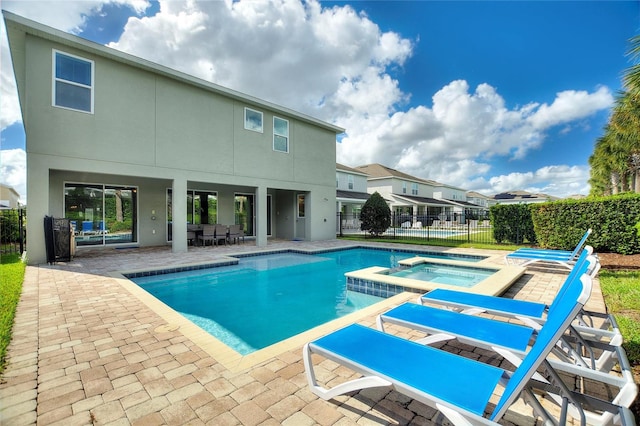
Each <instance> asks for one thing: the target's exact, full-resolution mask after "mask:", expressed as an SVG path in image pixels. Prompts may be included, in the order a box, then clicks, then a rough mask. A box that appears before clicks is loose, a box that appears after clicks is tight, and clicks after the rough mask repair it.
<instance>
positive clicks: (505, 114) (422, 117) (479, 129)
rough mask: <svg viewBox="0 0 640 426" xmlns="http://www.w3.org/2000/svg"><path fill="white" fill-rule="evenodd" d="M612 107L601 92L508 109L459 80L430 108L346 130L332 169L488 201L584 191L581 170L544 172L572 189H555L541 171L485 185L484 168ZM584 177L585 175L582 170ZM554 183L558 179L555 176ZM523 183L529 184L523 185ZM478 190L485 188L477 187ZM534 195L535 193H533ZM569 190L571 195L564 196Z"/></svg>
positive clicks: (488, 90) (491, 92)
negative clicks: (367, 172)
mask: <svg viewBox="0 0 640 426" xmlns="http://www.w3.org/2000/svg"><path fill="white" fill-rule="evenodd" d="M612 103H613V96H612V95H611V92H610V91H609V90H608V89H607V88H604V87H601V88H599V89H598V90H596V91H595V92H593V93H588V92H585V91H581V92H578V91H564V92H560V93H558V94H557V95H556V99H555V100H554V102H553V103H552V104H551V105H547V104H543V105H540V104H536V103H529V104H527V105H524V106H522V107H517V108H514V109H508V108H507V107H506V103H505V100H504V99H503V98H502V96H500V95H499V94H498V92H497V90H496V89H495V88H493V87H492V86H490V85H488V84H480V85H478V87H477V88H476V89H475V91H474V92H473V93H472V92H470V90H469V85H468V83H467V82H466V81H464V80H457V81H453V82H451V83H449V84H448V85H447V86H445V87H443V88H442V89H441V90H439V91H438V92H437V93H436V94H435V95H434V96H433V107H432V108H427V107H425V106H421V107H417V108H412V109H410V110H408V111H406V112H396V113H395V114H393V115H391V116H390V117H389V118H388V119H385V120H382V121H378V122H376V123H375V124H374V125H371V126H369V128H367V129H364V127H362V126H360V127H359V130H364V131H361V132H357V131H354V129H358V127H356V126H348V127H347V129H348V133H349V135H348V137H346V138H344V139H343V141H342V143H340V144H338V162H340V163H343V164H352V165H360V164H365V163H373V162H378V163H382V164H385V165H388V166H390V167H393V168H397V169H400V170H402V171H404V172H406V173H409V174H412V175H414V176H418V177H423V178H429V179H433V180H437V181H440V182H443V183H447V184H451V185H454V186H458V187H461V188H466V189H474V190H479V191H481V192H482V190H484V192H486V193H487V194H493V193H497V192H500V191H505V190H509V189H515V188H520V189H522V188H529V187H530V188H533V187H534V186H533V185H535V184H536V183H542V182H543V181H542V180H540V179H541V177H543V176H548V179H549V180H548V182H554V183H553V184H547V185H546V186H544V188H545V189H546V190H549V191H552V192H551V193H552V194H554V195H558V196H564V195H571V194H573V193H577V192H582V193H586V192H585V190H586V191H588V185H587V183H586V182H587V180H588V178H589V173H588V168H586V167H585V168H576V167H569V166H549V167H548V168H550V169H553V170H554V171H555V173H558V170H560V169H562V170H565V172H564V173H566V174H568V175H569V176H570V177H571V179H572V180H573V182H576V181H578V182H582V185H579V188H577V187H576V186H575V184H571V185H568V184H567V185H568V186H569V187H568V188H565V187H564V186H563V187H562V188H560V186H559V185H560V183H558V182H557V181H554V180H551V178H552V177H556V176H552V174H551V173H550V172H546V173H545V169H540V170H538V171H536V172H533V171H532V172H529V173H524V174H518V173H514V174H510V175H507V176H498V177H495V178H491V179H486V178H484V176H485V175H487V174H489V173H490V166H489V164H488V163H487V161H488V160H490V159H492V158H495V157H503V158H512V159H520V158H524V157H525V156H526V154H527V153H528V152H529V151H530V150H532V149H535V148H537V147H539V146H540V144H542V143H543V142H544V139H545V132H546V131H548V130H549V129H550V128H551V127H553V126H556V125H566V126H569V125H570V124H571V123H573V122H575V121H577V120H581V119H584V118H587V117H589V116H590V115H592V114H594V113H595V112H597V111H599V110H602V109H606V108H608V107H610V106H611V104H612ZM585 169H586V170H587V171H586V173H584V170H585ZM558 176H561V175H559V174H558ZM527 182H529V183H528V184H527ZM483 183H484V184H483ZM535 187H536V188H539V186H535ZM569 189H572V191H570V192H567V191H568V190H569Z"/></svg>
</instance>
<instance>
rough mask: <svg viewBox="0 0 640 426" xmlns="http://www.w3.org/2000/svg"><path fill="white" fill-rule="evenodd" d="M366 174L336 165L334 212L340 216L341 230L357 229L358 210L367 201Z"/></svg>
mask: <svg viewBox="0 0 640 426" xmlns="http://www.w3.org/2000/svg"><path fill="white" fill-rule="evenodd" d="M367 177H368V175H367V174H366V173H363V172H362V171H361V170H358V169H354V168H351V167H347V166H345V165H343V164H340V163H336V211H337V212H338V213H340V214H341V217H342V228H343V229H344V228H349V229H359V228H360V226H359V218H360V210H362V206H363V205H364V203H366V202H367V200H368V199H369V195H370V194H369V193H368V192H367Z"/></svg>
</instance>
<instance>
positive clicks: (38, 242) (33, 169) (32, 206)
mask: <svg viewBox="0 0 640 426" xmlns="http://www.w3.org/2000/svg"><path fill="white" fill-rule="evenodd" d="M56 189H57V191H60V189H58V188H56ZM27 194H29V195H28V197H27V203H28V206H27V223H28V224H29V226H27V241H28V243H27V262H28V263H29V265H37V264H39V263H46V262H47V251H46V248H45V243H44V217H45V216H47V215H53V216H55V217H64V212H62V213H57V214H53V213H50V212H49V166H48V165H47V164H45V160H41V157H40V156H37V155H31V157H29V161H28V162H27ZM57 194H59V192H56V195H57Z"/></svg>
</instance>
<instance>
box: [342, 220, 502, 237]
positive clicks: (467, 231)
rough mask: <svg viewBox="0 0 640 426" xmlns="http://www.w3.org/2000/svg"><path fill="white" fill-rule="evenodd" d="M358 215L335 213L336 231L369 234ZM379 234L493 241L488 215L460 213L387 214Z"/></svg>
mask: <svg viewBox="0 0 640 426" xmlns="http://www.w3.org/2000/svg"><path fill="white" fill-rule="evenodd" d="M361 224H362V222H361V221H360V218H359V217H358V215H354V214H344V213H338V216H337V218H336V225H337V229H336V235H338V236H340V237H343V236H348V235H360V236H370V235H371V234H370V233H369V231H365V230H362V229H361ZM381 237H382V238H389V239H394V240H398V239H402V240H417V241H418V240H419V241H422V242H424V241H430V240H440V241H442V240H449V241H456V242H476V243H486V244H495V242H496V240H495V239H494V238H493V229H492V227H491V222H490V221H489V220H488V219H469V218H465V217H464V216H462V215H460V216H457V215H452V216H449V217H445V216H441V217H438V216H426V215H418V216H412V215H407V214H394V213H392V214H391V226H390V227H389V228H388V229H387V230H386V231H385V232H384V233H383V234H382V235H381Z"/></svg>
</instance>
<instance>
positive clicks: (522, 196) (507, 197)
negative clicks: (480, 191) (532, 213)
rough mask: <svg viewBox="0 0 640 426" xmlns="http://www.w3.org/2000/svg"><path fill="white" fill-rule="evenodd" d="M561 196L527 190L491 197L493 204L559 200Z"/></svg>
mask: <svg viewBox="0 0 640 426" xmlns="http://www.w3.org/2000/svg"><path fill="white" fill-rule="evenodd" d="M559 199H560V198H558V197H554V196H552V195H547V194H533V193H531V192H527V191H508V192H502V193H500V194H496V195H494V196H493V197H491V201H490V203H491V205H494V204H531V203H546V202H547V201H557V200H559Z"/></svg>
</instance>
